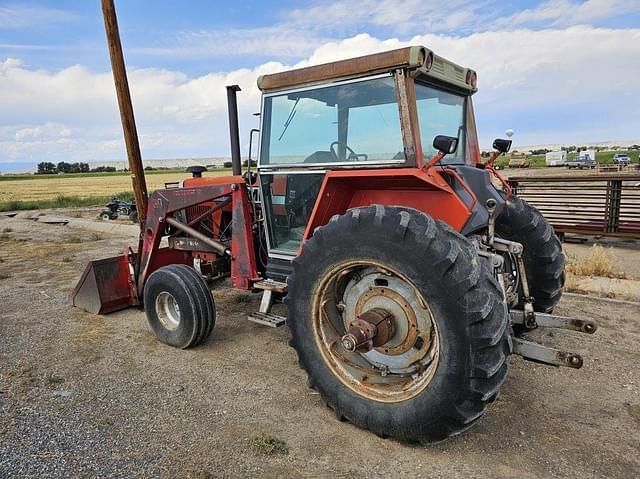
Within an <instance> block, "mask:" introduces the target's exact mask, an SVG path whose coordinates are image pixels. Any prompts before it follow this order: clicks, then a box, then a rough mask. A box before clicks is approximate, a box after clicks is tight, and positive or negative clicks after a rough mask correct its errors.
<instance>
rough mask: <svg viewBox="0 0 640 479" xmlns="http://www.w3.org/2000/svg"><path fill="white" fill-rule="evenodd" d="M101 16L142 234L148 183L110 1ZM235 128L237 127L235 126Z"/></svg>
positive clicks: (114, 11)
mask: <svg viewBox="0 0 640 479" xmlns="http://www.w3.org/2000/svg"><path fill="white" fill-rule="evenodd" d="M102 13H103V15H104V27H105V30H106V33H107V44H108V45H109V56H110V57H111V69H112V70H113V80H114V81H115V84H116V93H117V95H118V106H119V108H120V120H121V121H122V130H123V131H124V141H125V144H126V147H127V158H128V160H129V171H131V182H132V183H133V194H134V196H135V198H136V209H137V212H138V221H139V224H140V229H141V230H142V231H144V224H145V219H146V216H147V201H148V194H147V183H146V180H145V177H144V168H143V166H142V158H141V155H140V144H139V143H138V132H137V130H136V120H135V117H134V115H133V105H132V103H131V93H130V92H129V81H128V80H127V71H126V69H125V65H124V55H123V54H122V45H121V44H120V32H119V30H118V19H117V17H116V9H115V6H114V3H113V0H102ZM236 125H237V124H236Z"/></svg>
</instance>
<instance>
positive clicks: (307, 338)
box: [285, 205, 510, 444]
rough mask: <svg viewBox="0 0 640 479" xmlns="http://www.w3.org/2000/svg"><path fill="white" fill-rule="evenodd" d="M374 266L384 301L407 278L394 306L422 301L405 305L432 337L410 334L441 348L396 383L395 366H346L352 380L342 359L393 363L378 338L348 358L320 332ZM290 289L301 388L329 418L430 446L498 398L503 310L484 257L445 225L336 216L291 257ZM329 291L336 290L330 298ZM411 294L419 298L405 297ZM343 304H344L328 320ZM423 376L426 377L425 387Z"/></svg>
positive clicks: (405, 212)
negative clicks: (303, 376) (427, 323)
mask: <svg viewBox="0 0 640 479" xmlns="http://www.w3.org/2000/svg"><path fill="white" fill-rule="evenodd" d="M343 265H347V266H346V267H345V268H343ZM354 265H355V266H354ZM372 265H375V266H372ZM341 268H342V269H341ZM372 270H373V271H374V274H378V271H379V272H380V276H379V279H376V280H375V283H372V284H375V285H382V286H380V289H383V288H384V290H383V291H382V294H383V295H386V296H387V297H389V296H390V295H391V294H392V293H393V291H391V290H392V284H393V283H399V284H402V281H404V282H405V283H406V284H407V287H406V288H405V289H404V291H405V292H408V293H407V295H406V296H404V297H402V298H401V299H400V301H401V303H399V304H400V305H402V304H403V303H404V307H405V308H406V307H407V304H414V305H415V304H416V303H417V304H424V305H425V306H421V307H418V308H415V307H413V310H414V311H415V313H416V316H418V317H421V315H422V316H424V315H425V314H426V313H425V311H426V312H427V313H429V316H430V317H431V319H432V322H433V328H432V329H431V331H432V332H431V334H430V335H427V334H426V333H425V332H423V331H422V328H420V333H419V334H420V336H419V337H418V338H417V339H418V340H421V339H423V336H424V341H429V342H433V343H434V344H437V345H438V346H437V348H436V349H435V351H430V352H429V354H430V355H431V357H430V361H431V362H427V363H426V364H425V363H421V364H422V366H421V368H420V369H419V370H418V371H417V372H416V373H415V374H412V373H405V375H404V376H402V375H401V374H399V373H394V372H393V369H391V372H389V369H387V374H382V373H381V371H382V370H381V369H380V368H379V367H378V366H375V365H374V364H373V363H371V361H369V362H370V363H371V366H370V367H369V368H368V369H367V368H365V369H357V368H354V371H355V375H354V377H353V378H350V377H349V374H350V373H349V371H350V369H349V367H350V364H355V362H356V361H359V362H363V361H364V360H365V359H366V360H369V359H368V358H369V356H368V355H370V354H371V353H372V352H376V353H379V355H378V357H379V358H380V357H381V358H383V360H385V359H386V358H391V359H392V360H393V361H397V359H393V358H399V356H397V355H396V356H390V355H391V354H392V353H388V354H389V356H387V355H386V354H384V353H385V352H387V349H385V348H387V347H389V349H391V348H392V347H393V345H392V344H391V343H390V342H387V343H385V344H384V345H383V346H381V347H378V348H376V349H375V351H374V350H371V351H369V352H367V353H360V354H359V353H349V354H351V355H353V356H349V357H350V358H353V359H354V362H353V363H350V361H348V360H347V361H345V360H344V355H343V354H342V352H341V351H340V350H339V348H340V345H339V344H337V343H334V346H335V347H333V346H328V345H327V339H326V338H327V334H326V332H327V331H328V332H329V333H330V332H331V329H330V328H331V327H333V328H334V330H335V331H336V333H337V334H338V336H339V335H340V334H342V332H341V331H339V328H340V327H341V326H340V322H341V321H344V318H345V317H349V316H350V314H351V313H350V311H349V310H350V308H351V307H350V304H354V303H350V302H349V298H348V297H347V293H348V292H349V291H350V289H349V287H350V286H349V285H350V284H353V281H355V282H356V283H355V284H356V285H357V284H358V282H359V281H364V280H363V279H362V278H366V277H367V275H371V274H372V273H371V271H372ZM384 278H388V280H386V279H384ZM347 282H348V284H347V285H345V283H347ZM288 285H289V292H288V296H287V298H286V300H285V302H286V303H287V306H288V308H289V320H288V321H287V323H288V325H289V329H290V331H291V341H290V345H291V346H292V347H293V348H294V349H295V350H296V352H297V354H298V358H299V362H300V364H301V366H302V367H303V368H304V369H305V370H306V371H307V374H308V376H309V384H310V385H311V386H312V387H313V388H315V389H317V390H318V391H319V392H320V394H321V397H322V398H323V400H324V401H325V402H326V403H327V405H328V406H329V407H331V408H332V409H333V410H334V411H335V414H336V416H337V418H338V419H340V420H343V419H346V420H349V421H350V422H352V423H353V424H355V425H356V426H358V427H361V428H363V429H369V430H371V431H372V432H374V433H375V434H377V435H379V436H382V437H393V438H396V439H399V440H404V441H408V442H421V443H424V444H427V443H434V442H439V441H442V440H444V439H446V438H448V437H451V436H453V435H456V434H459V433H460V432H462V431H464V430H466V429H467V428H469V427H471V425H473V424H474V423H475V422H476V421H477V420H478V419H479V418H480V417H481V416H482V415H483V414H484V413H485V410H486V408H487V405H488V404H489V403H491V402H492V401H493V400H495V398H496V396H497V394H498V390H499V388H500V386H501V384H502V382H503V381H504V379H505V377H506V374H507V361H506V358H507V355H508V354H509V353H510V337H509V334H508V327H507V325H508V321H507V308H506V304H505V302H504V299H503V294H502V291H501V289H500V287H499V285H498V284H497V282H496V281H495V279H494V277H493V275H492V274H491V272H490V270H489V268H488V266H487V264H486V262H485V261H484V260H483V259H481V258H480V257H479V256H478V255H477V253H476V251H475V249H474V247H473V246H472V244H471V243H470V242H469V241H468V240H467V239H466V238H465V237H463V236H461V235H460V234H458V233H457V232H455V231H453V230H452V229H451V228H450V227H449V226H448V225H447V224H445V223H443V222H440V221H437V222H436V221H434V220H433V219H432V218H430V217H428V216H426V215H425V214H423V213H421V212H419V211H417V210H414V209H410V208H401V207H383V206H380V205H375V206H370V207H364V208H354V209H352V210H349V211H348V212H347V213H346V214H345V215H343V216H336V217H334V218H333V219H332V220H331V221H330V222H329V223H328V224H327V225H325V226H322V227H320V228H319V229H317V230H316V231H315V232H314V235H313V237H312V238H311V239H309V240H308V241H306V242H305V243H304V245H303V249H302V253H301V254H300V256H298V257H297V258H296V259H295V260H294V261H293V274H292V275H291V276H290V277H289V279H288ZM326 285H331V286H330V287H327V286H326ZM341 285H342V286H341ZM333 288H335V291H336V292H335V294H334V295H333V296H332V293H331V292H332V291H334V289H333ZM353 289H354V287H351V290H353ZM373 289H377V288H372V287H371V286H369V287H367V286H366V285H365V286H363V287H362V288H361V291H363V295H362V296H360V298H361V299H366V298H369V297H370V296H367V295H370V292H371V291H372V290H373ZM327 291H328V293H327ZM340 291H343V292H344V293H340ZM385 291H386V293H385ZM393 294H395V293H393ZM414 295H416V297H417V298H418V300H417V301H413V302H412V300H410V299H407V296H410V297H413V296H414ZM331 297H333V298H335V299H334V300H333V302H334V303H336V304H335V305H333V306H332V304H327V302H329V303H331V299H329V300H325V298H331ZM345 298H346V299H345ZM420 298H422V299H420ZM366 300H367V301H368V299H366ZM381 300H382V299H380V298H378V299H376V301H381ZM340 301H344V302H346V306H345V307H343V306H341V307H342V308H343V312H342V313H337V306H338V303H339V302H340ZM343 304H344V303H343ZM355 304H361V300H358V301H357V303H355ZM377 304H379V303H377ZM333 307H336V310H335V311H336V313H337V314H338V315H339V316H338V318H341V319H338V321H337V325H338V326H336V320H335V319H331V318H330V316H331V315H330V314H329V313H327V312H326V311H329V309H331V308H333ZM400 308H402V306H400ZM425 308H426V309H425ZM331 310H332V311H333V309H331ZM334 317H335V316H334ZM396 317H397V316H396ZM330 323H331V324H330ZM342 326H344V325H342ZM396 327H397V326H396ZM406 330H408V331H411V330H410V329H406ZM406 334H408V333H406ZM399 339H401V338H399ZM392 340H393V338H392ZM409 344H413V342H412V341H411V342H410V343H409ZM423 344H424V343H423V342H420V341H416V342H415V344H413V346H412V347H411V346H409V352H410V353H412V354H415V350H418V351H419V350H420V349H421V348H422V347H423ZM334 353H335V354H334ZM360 360H362V361H360ZM340 361H342V363H340ZM390 363H391V360H390ZM365 364H366V363H365ZM382 364H386V363H384V362H383V363H382ZM415 364H417V363H413V364H411V366H414V365H415ZM377 367H378V369H377V371H376V368H377ZM383 367H384V366H383ZM343 371H346V372H343ZM359 371H360V372H359ZM361 371H370V372H364V373H362V372H361ZM427 374H430V376H429V377H426V376H425V378H426V379H425V380H424V381H423V379H422V378H423V375H427ZM361 376H362V377H361ZM352 379H353V380H352ZM387 381H394V382H391V383H389V384H387Z"/></svg>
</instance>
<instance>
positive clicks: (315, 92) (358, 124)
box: [260, 76, 404, 165]
mask: <svg viewBox="0 0 640 479" xmlns="http://www.w3.org/2000/svg"><path fill="white" fill-rule="evenodd" d="M262 131H263V132H264V133H263V134H264V136H263V138H262V149H261V152H260V165H291V164H300V163H305V164H314V163H316V164H318V163H320V164H326V163H335V164H340V163H354V162H389V161H398V162H403V161H404V148H403V143H402V134H401V130H400V116H399V113H398V104H397V100H396V89H395V82H394V80H393V78H392V77H390V76H388V77H382V78H374V79H367V80H361V81H356V82H350V83H344V84H341V85H334V86H329V87H320V88H314V89H309V90H304V91H298V92H291V93H283V94H278V95H272V96H267V97H265V99H264V107H263V127H262Z"/></svg>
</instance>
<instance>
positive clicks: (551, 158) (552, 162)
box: [544, 150, 567, 166]
mask: <svg viewBox="0 0 640 479" xmlns="http://www.w3.org/2000/svg"><path fill="white" fill-rule="evenodd" d="M544 161H545V164H546V165H547V166H563V165H564V164H565V163H566V162H567V152H566V151H564V150H558V151H550V152H548V153H547V154H546V155H545V158H544Z"/></svg>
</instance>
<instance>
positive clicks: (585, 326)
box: [72, 0, 596, 443]
mask: <svg viewBox="0 0 640 479" xmlns="http://www.w3.org/2000/svg"><path fill="white" fill-rule="evenodd" d="M103 6H104V11H105V17H106V18H107V20H106V25H107V32H108V37H109V44H110V47H111V52H112V61H113V67H114V76H115V77H116V85H117V90H118V94H119V99H120V106H121V112H122V118H123V125H124V128H125V136H126V137H127V147H128V152H129V160H130V162H132V167H131V171H132V172H138V173H135V174H134V178H133V180H134V181H133V184H134V190H135V191H136V199H137V202H138V204H139V205H140V226H141V232H140V238H139V244H138V246H137V249H133V248H130V249H128V250H127V251H126V252H125V254H124V255H123V256H120V257H116V258H110V259H106V260H99V261H94V262H91V263H90V264H89V265H88V266H87V268H86V270H85V272H84V274H83V275H82V277H81V279H80V281H79V283H78V285H77V287H76V289H75V291H74V293H73V295H72V302H73V304H74V305H75V306H78V307H80V308H83V309H85V310H87V311H90V312H93V313H101V314H102V313H109V312H112V311H116V310H118V309H122V308H126V307H129V306H138V307H142V308H144V310H145V312H146V315H147V319H148V322H149V325H150V327H151V329H152V330H153V332H154V333H155V334H156V336H157V337H158V338H159V339H160V340H161V341H162V342H164V343H166V344H169V345H172V346H175V347H179V348H189V347H193V346H196V345H198V344H202V343H203V342H204V341H205V340H206V339H207V338H208V336H209V335H210V334H211V332H212V329H213V327H214V323H215V318H216V312H215V305H214V301H213V298H212V295H211V292H210V286H209V283H208V282H207V281H206V280H205V278H222V277H227V276H229V277H230V278H231V284H232V286H233V287H234V288H239V289H244V290H249V291H253V292H256V293H262V301H261V303H260V308H259V311H257V312H255V313H253V314H251V315H250V316H249V318H248V319H249V320H251V321H253V322H255V323H258V324H262V325H266V326H272V327H277V326H282V325H284V324H286V325H287V326H288V328H289V330H290V332H291V340H290V344H291V346H292V347H293V348H294V349H295V350H296V352H297V354H298V358H299V361H300V364H301V366H302V367H303V368H304V369H305V370H306V372H307V374H308V377H309V384H310V385H311V387H313V388H315V389H317V390H318V392H319V393H320V394H321V396H322V398H323V400H324V401H325V402H326V403H327V404H328V405H329V406H330V407H331V408H332V409H333V410H334V411H335V413H336V416H337V417H338V418H339V419H346V420H349V421H351V422H352V423H353V424H356V425H357V426H359V427H362V428H366V429H369V430H371V431H373V432H374V433H376V434H378V435H380V436H383V437H393V438H397V439H400V440H405V441H409V442H422V443H433V442H437V441H441V440H443V439H446V438H447V437H450V436H453V435H455V434H458V433H460V432H462V431H464V430H465V429H467V428H468V427H470V426H471V425H472V424H473V423H475V422H476V421H477V420H478V419H479V418H480V417H481V416H482V415H483V414H484V412H485V410H486V408H487V406H488V405H489V404H490V403H491V402H492V401H494V400H495V399H496V397H497V395H498V392H499V389H500V387H501V385H502V383H503V381H504V379H505V377H506V374H507V369H508V363H507V357H508V356H509V355H510V354H512V353H515V354H519V355H520V356H523V357H525V358H527V359H530V360H533V361H537V362H541V363H546V364H551V365H555V366H568V367H571V368H579V367H581V366H582V362H583V361H582V357H581V356H580V355H579V354H575V353H571V352H566V351H562V350H557V349H552V348H549V347H546V346H544V345H541V344H537V343H534V342H531V341H528V340H526V339H524V338H523V337H522V334H523V333H526V332H527V331H529V330H532V329H535V328H539V327H551V328H563V329H570V330H574V331H577V332H583V333H589V334H590V333H593V332H595V330H596V325H595V324H594V323H593V322H592V321H589V320H585V319H574V318H565V317H560V316H556V315H554V314H553V313H552V311H553V308H554V306H555V305H556V304H557V302H558V301H559V300H560V296H561V294H562V287H563V284H564V256H563V254H562V251H561V245H560V242H559V240H558V238H557V237H556V235H555V234H554V232H553V229H552V228H551V226H550V225H549V224H548V223H547V221H546V220H545V219H544V218H543V217H542V216H541V214H540V213H539V212H538V211H537V210H536V209H535V208H533V207H531V206H529V205H528V204H527V203H526V202H525V201H523V200H521V199H519V198H517V197H516V196H513V195H512V193H511V191H510V189H509V187H508V185H507V183H506V182H505V181H504V180H503V179H502V178H501V177H500V175H499V174H498V173H497V172H496V171H495V169H494V168H493V161H494V160H495V159H496V158H497V157H498V155H500V154H502V153H506V152H507V151H508V150H509V148H510V144H511V142H510V141H508V140H500V139H498V140H496V141H495V142H494V147H495V149H496V153H495V154H494V155H493V157H492V158H491V159H490V160H489V161H487V162H486V163H482V162H481V161H480V152H479V147H478V140H477V133H476V128H475V118H474V113H473V104H472V96H473V94H474V93H475V92H476V91H477V85H476V83H477V76H476V73H475V72H474V71H473V70H471V69H468V68H463V67H461V66H459V65H456V64H455V63H452V62H450V61H448V60H446V59H444V58H443V57H441V56H438V55H436V54H435V53H434V52H432V51H431V50H429V49H428V48H425V47H422V46H414V47H409V48H402V49H398V50H393V51H389V52H384V53H379V54H374V55H368V56H364V57H359V58H354V59H351V60H344V61H338V62H334V63H330V64H326V65H318V66H312V67H307V68H302V69H298V70H292V71H287V72H283V73H275V74H271V75H265V76H262V77H260V78H259V79H258V86H259V88H260V90H261V91H262V104H261V110H260V111H261V112H260V129H259V134H260V136H259V138H260V141H259V146H258V154H257V171H256V172H251V171H248V172H247V173H245V174H244V175H242V174H241V173H242V172H241V163H240V162H241V158H240V146H239V144H240V143H239V135H238V119H237V105H236V94H237V92H238V91H239V90H240V89H239V88H238V87H237V86H231V87H228V89H227V93H228V100H229V117H230V134H231V146H232V148H231V152H232V164H233V174H232V175H231V176H216V177H208V176H206V175H203V168H196V169H192V177H191V178H186V179H185V180H184V181H183V182H182V183H181V185H180V186H179V187H177V188H170V189H164V190H157V191H154V192H153V193H152V194H150V195H149V196H148V204H146V202H145V201H146V198H147V194H146V189H145V186H144V176H143V175H144V173H143V169H142V168H141V161H140V155H139V148H137V138H135V123H134V121H133V109H132V108H131V105H130V100H128V87H127V84H126V73H125V71H124V62H123V60H122V53H121V50H120V48H119V38H118V36H117V24H116V23H115V12H114V11H113V5H112V3H111V1H109V0H103ZM114 26H115V28H114ZM123 79H124V81H122V80H123ZM119 80H120V81H119ZM123 104H125V105H124V106H123ZM127 104H128V105H127ZM250 153H251V152H250ZM249 165H251V162H249ZM163 238H166V239H167V245H168V246H164V247H161V246H160V245H161V240H162V239H163ZM280 301H282V302H284V303H285V304H286V307H287V310H288V314H287V317H286V318H285V317H283V316H280V315H277V314H274V313H273V312H272V306H273V305H274V304H275V303H277V302H280Z"/></svg>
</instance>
